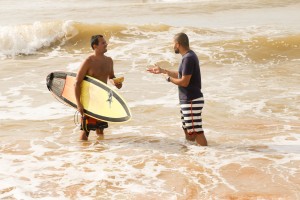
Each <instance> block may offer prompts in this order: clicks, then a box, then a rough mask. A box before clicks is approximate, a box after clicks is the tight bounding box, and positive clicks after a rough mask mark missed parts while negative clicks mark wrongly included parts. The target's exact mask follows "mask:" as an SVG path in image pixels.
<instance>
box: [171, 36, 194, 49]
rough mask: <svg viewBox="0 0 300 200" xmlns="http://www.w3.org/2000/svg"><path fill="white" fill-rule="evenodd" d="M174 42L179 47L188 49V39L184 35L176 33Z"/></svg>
mask: <svg viewBox="0 0 300 200" xmlns="http://www.w3.org/2000/svg"><path fill="white" fill-rule="evenodd" d="M174 40H175V41H176V42H178V43H179V44H180V45H181V46H183V47H186V48H189V47H190V45H189V38H188V36H187V35H186V34H185V33H177V34H176V35H175V37H174Z"/></svg>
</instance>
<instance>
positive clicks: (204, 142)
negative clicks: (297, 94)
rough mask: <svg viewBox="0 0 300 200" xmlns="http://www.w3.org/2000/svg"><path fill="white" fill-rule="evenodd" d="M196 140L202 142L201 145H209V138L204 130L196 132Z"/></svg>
mask: <svg viewBox="0 0 300 200" xmlns="http://www.w3.org/2000/svg"><path fill="white" fill-rule="evenodd" d="M196 142H197V143H198V144H200V145H201V146H207V140H206V137H205V135H204V131H201V132H199V133H196Z"/></svg>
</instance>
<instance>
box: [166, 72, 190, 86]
mask: <svg viewBox="0 0 300 200" xmlns="http://www.w3.org/2000/svg"><path fill="white" fill-rule="evenodd" d="M169 77H170V82H171V83H174V84H175V85H178V86H181V87H187V86H188V85H189V83H190V80H191V77H192V75H185V76H182V77H181V78H174V77H171V76H169ZM167 78H168V77H167Z"/></svg>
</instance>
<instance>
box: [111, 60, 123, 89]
mask: <svg viewBox="0 0 300 200" xmlns="http://www.w3.org/2000/svg"><path fill="white" fill-rule="evenodd" d="M109 62H110V66H111V70H110V74H109V77H108V78H109V81H110V82H111V84H113V85H114V86H116V87H117V88H118V89H120V88H121V87H122V83H115V81H114V80H113V78H116V76H115V72H114V62H113V60H112V58H109Z"/></svg>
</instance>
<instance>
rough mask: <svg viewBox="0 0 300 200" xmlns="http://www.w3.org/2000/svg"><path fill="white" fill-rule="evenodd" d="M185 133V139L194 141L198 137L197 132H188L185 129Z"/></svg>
mask: <svg viewBox="0 0 300 200" xmlns="http://www.w3.org/2000/svg"><path fill="white" fill-rule="evenodd" d="M183 130H184V133H185V139H186V140H188V141H192V142H194V141H195V139H196V134H195V133H188V132H187V130H185V129H183Z"/></svg>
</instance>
